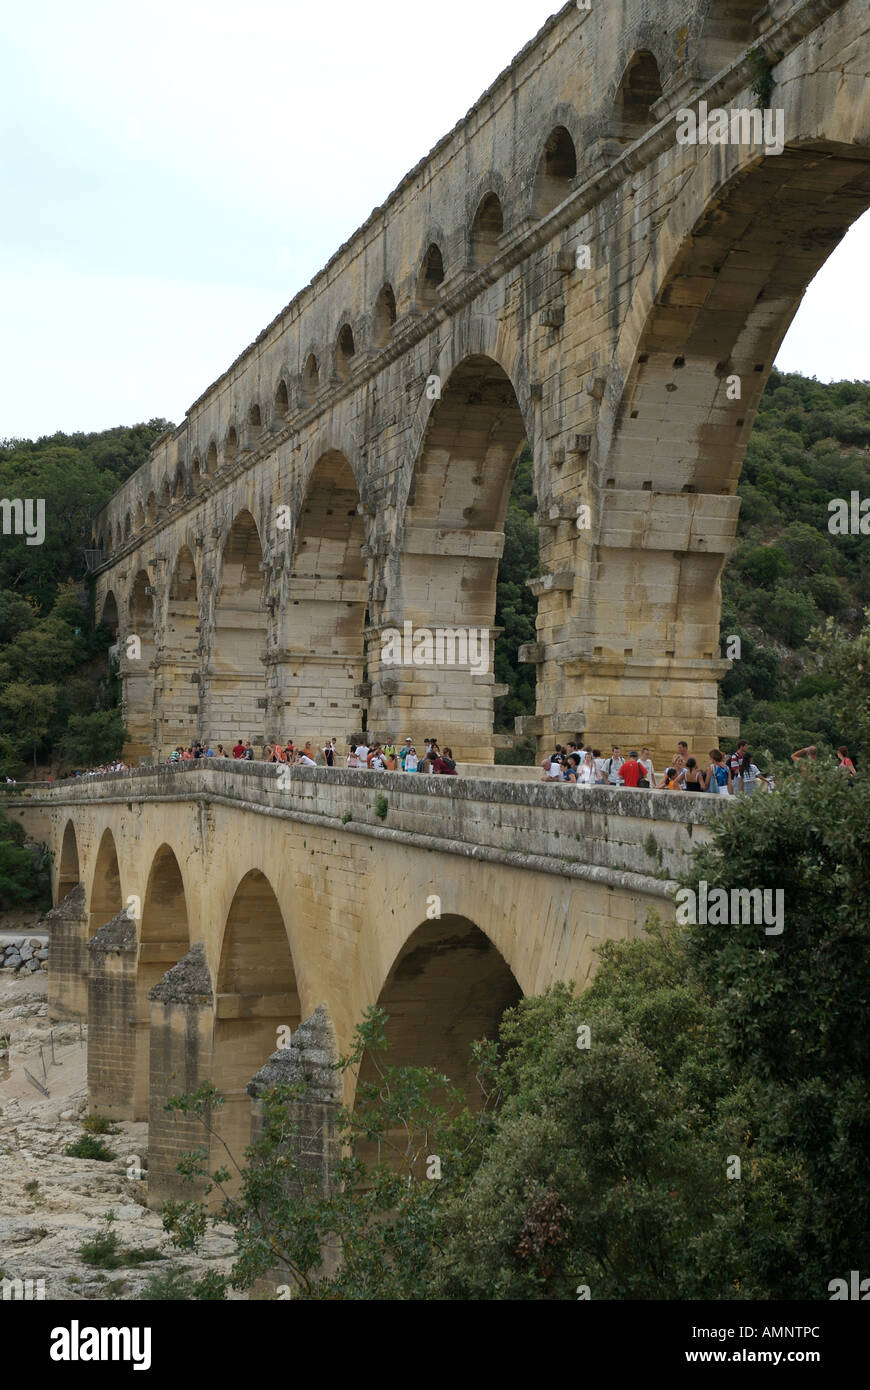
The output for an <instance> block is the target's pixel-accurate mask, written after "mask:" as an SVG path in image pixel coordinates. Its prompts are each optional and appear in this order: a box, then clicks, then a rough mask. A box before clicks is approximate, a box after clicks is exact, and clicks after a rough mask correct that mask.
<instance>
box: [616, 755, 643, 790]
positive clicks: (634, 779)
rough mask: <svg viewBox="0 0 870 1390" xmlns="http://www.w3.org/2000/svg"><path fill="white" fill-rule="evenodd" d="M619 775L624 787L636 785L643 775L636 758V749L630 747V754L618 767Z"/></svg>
mask: <svg viewBox="0 0 870 1390" xmlns="http://www.w3.org/2000/svg"><path fill="white" fill-rule="evenodd" d="M619 775H620V777H621V779H622V785H623V786H624V787H636V786H637V784H638V782H639V781H640V779H641V776H642V775H643V768H642V767H641V765H640V763H639V762H638V760H637V750H636V749H632V751H631V755H630V756H629V757H628V758H627V759H626V761H625V762H624V763H623V764H622V767H621V768H620V769H619Z"/></svg>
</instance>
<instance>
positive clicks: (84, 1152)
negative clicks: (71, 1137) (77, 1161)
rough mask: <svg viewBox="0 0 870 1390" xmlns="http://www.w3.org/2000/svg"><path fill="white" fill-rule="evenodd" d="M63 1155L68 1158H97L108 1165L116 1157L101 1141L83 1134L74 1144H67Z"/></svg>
mask: <svg viewBox="0 0 870 1390" xmlns="http://www.w3.org/2000/svg"><path fill="white" fill-rule="evenodd" d="M64 1153H65V1154H68V1156H69V1157H70V1158H97V1159H99V1160H100V1161H101V1162H102V1163H109V1162H110V1161H111V1160H112V1159H113V1158H117V1156H118V1155H117V1154H116V1153H114V1152H113V1151H112V1149H109V1148H107V1147H106V1145H105V1144H104V1143H103V1141H102V1139H95V1138H94V1137H93V1135H91V1134H83V1135H82V1137H81V1138H80V1139H76V1141H75V1143H74V1144H67V1146H66V1148H65V1149H64Z"/></svg>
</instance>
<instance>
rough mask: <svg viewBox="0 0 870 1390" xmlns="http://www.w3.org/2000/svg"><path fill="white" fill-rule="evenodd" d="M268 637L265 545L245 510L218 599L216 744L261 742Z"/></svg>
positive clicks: (226, 557) (229, 544)
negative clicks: (264, 561)
mask: <svg viewBox="0 0 870 1390" xmlns="http://www.w3.org/2000/svg"><path fill="white" fill-rule="evenodd" d="M267 638H268V616H267V613H266V606H265V580H264V575H263V547H262V544H261V541H260V533H259V531H258V529H257V523H256V522H255V521H254V518H253V516H252V515H251V513H250V512H249V511H247V510H243V511H241V512H239V513H238V515H237V516H236V518H235V520H234V521H233V524H232V526H231V527H230V529H229V532H228V534H227V538H226V540H225V542H224V547H223V554H222V557H221V567H220V579H219V583H218V590H217V598H216V600H215V610H214V632H213V637H212V650H211V677H210V681H209V701H208V721H209V727H208V731H207V734H208V737H209V739H210V740H211V741H212V743H215V742H218V743H223V744H225V745H227V746H228V747H230V746H232V744H233V743H235V741H236V738H237V737H242V738H245V739H250V740H251V741H252V742H253V741H255V740H259V739H262V737H263V722H264V721H263V715H262V712H261V711H262V706H261V704H260V701H261V700H263V699H264V698H265V694H266V667H265V660H266V643H267Z"/></svg>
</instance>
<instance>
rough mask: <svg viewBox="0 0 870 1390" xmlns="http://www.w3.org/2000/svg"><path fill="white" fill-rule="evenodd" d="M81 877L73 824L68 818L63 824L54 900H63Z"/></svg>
mask: <svg viewBox="0 0 870 1390" xmlns="http://www.w3.org/2000/svg"><path fill="white" fill-rule="evenodd" d="M81 879H82V871H81V863H80V860H79V846H78V840H77V839H76V830H75V825H74V824H73V822H72V821H71V820H68V821H67V823H66V825H65V826H64V832H63V839H62V840H61V843H60V858H59V860H58V868H57V898H56V902H57V903H60V902H63V900H64V898H65V897H66V895H67V893H71V892H72V890H73V889H74V888H76V887H78V885H79V883H81Z"/></svg>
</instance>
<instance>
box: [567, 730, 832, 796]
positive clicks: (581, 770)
mask: <svg viewBox="0 0 870 1390" xmlns="http://www.w3.org/2000/svg"><path fill="white" fill-rule="evenodd" d="M791 757H792V761H793V762H794V763H800V762H801V760H802V759H804V758H806V759H808V760H809V761H810V762H815V761H816V759H817V758H818V749H817V748H815V747H810V748H799V749H798V750H797V751H796V752H794V753H792V755H791ZM837 759H838V767H839V769H840V771H841V772H842V773H843V774H844V776H845V777H846V778H847V780H848V785H849V786H850V787H851V786H853V785H854V780H855V775H856V770H855V764H854V762H853V760H852V759H851V758H850V756H849V750H848V748H846V747H845V746H844V747H842V748H838V750H837ZM541 767H542V771H543V777H542V778H541V780H542V781H543V782H573V783H576V784H577V785H579V786H585V787H595V786H610V787H630V788H640V789H641V790H650V791H670V792H679V791H685V792H711V793H712V794H713V795H715V796H737V795H743V796H752V795H753V793H754V792H755V791H757V790H758V788H759V786H761V787H763V788H764V790H765V791H768V792H772V791H775V789H776V780H775V778H774V776H773V773H764V772H762V771H761V769H760V768H759V767H758V766H757V764H756V763H755V761H754V759H753V756H752V752H751V750H750V748H749V744H748V743H747V741H746V739H741V740H740V742H739V743H738V744H737V747H736V748H735V750H734V752H733V753H731V754H725V753H723V752H722V750H721V749H720V748H713V749H711V750H710V752H709V754H708V755H707V757H706V758H703V757H696V756H694V755H693V754H692V753H690V752H689V745H688V743H686V742H685V741H684V740H681V741H680V742H679V743H678V744H677V750H676V752H675V753H674V755H673V757H672V758H671V760H670V764H669V766H668V767H667V768H665V769H664V771H663V772H662V774H661V775H659V774H657V773H656V770H655V767H654V766H653V760H652V756H651V754H650V750H649V748H642V749H641V750H640V753H638V751H637V749H634V748H633V749H631V751H630V752H629V755H628V757H627V758H624V757H623V755H622V752H621V750H620V749H619V747H618V746H616V745H614V747H613V748H611V750H610V756H609V757H604V756H603V754H602V752H601V750H600V749H598V748H584V747H581V746H579V745H578V744H576V743H567V744H564V745H563V744H559V743H557V744H556V750H555V752H554V753H551V754H550V756H549V757H548V758H545V759H544V761H543V763H542V764H541Z"/></svg>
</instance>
